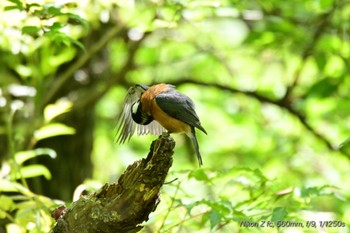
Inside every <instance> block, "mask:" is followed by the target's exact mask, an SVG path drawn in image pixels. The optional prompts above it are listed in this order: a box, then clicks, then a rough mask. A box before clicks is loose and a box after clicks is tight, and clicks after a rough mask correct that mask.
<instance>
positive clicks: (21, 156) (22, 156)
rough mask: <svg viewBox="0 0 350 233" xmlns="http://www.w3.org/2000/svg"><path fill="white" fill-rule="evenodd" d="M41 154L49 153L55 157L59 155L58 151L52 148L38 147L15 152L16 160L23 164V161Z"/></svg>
mask: <svg viewBox="0 0 350 233" xmlns="http://www.w3.org/2000/svg"><path fill="white" fill-rule="evenodd" d="M40 155H48V156H50V157H51V158H53V159H54V158H56V156H57V154H56V151H54V150H53V149H51V148H37V149H34V150H28V151H20V152H17V153H16V154H15V160H16V162H17V164H19V165H21V164H23V162H25V161H27V160H29V159H31V158H34V157H37V156H40Z"/></svg>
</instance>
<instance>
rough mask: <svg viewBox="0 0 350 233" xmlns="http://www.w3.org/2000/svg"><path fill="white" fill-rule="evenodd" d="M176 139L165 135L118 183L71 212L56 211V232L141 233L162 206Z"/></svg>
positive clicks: (74, 205)
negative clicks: (150, 217) (145, 223)
mask: <svg viewBox="0 0 350 233" xmlns="http://www.w3.org/2000/svg"><path fill="white" fill-rule="evenodd" d="M174 147H175V142H174V140H173V139H172V138H171V137H170V136H169V135H168V134H163V135H161V136H160V137H159V138H158V139H157V140H155V141H153V142H152V144H151V148H150V152H149V154H148V156H147V158H146V159H142V160H139V161H136V162H135V163H134V164H132V165H130V166H129V167H128V168H127V169H126V171H125V172H124V173H123V175H121V177H120V178H119V179H118V182H117V183H112V184H105V185H104V186H103V187H102V188H101V189H100V190H98V191H96V192H95V193H92V194H90V195H88V196H82V197H81V198H80V199H79V200H78V201H76V202H74V203H72V205H71V206H70V207H69V208H68V209H62V208H58V209H56V210H55V211H54V212H53V215H54V216H55V218H56V220H57V223H56V224H55V226H54V228H53V229H52V231H51V232H53V233H68V232H69V233H75V232H77V233H85V232H86V233H90V232H101V233H102V232H103V233H109V232H111V233H112V232H113V233H116V232H123V233H126V232H138V231H139V230H141V229H142V227H143V226H141V225H140V224H141V223H142V222H144V221H147V220H148V216H149V214H150V213H151V212H153V211H154V210H155V209H156V207H157V205H158V203H159V190H160V188H161V187H162V185H163V184H164V181H165V178H166V176H167V174H168V171H169V169H170V167H171V166H172V162H173V159H172V155H173V153H174V152H173V148H174Z"/></svg>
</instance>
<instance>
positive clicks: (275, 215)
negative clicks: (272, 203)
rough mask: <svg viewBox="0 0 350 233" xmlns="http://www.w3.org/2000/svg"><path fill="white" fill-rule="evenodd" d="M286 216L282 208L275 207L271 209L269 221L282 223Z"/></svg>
mask: <svg viewBox="0 0 350 233" xmlns="http://www.w3.org/2000/svg"><path fill="white" fill-rule="evenodd" d="M287 215H288V212H287V210H286V209H285V208H283V207H276V208H274V209H273V212H272V216H271V221H273V222H278V221H283V220H284V219H285V218H286V217H287Z"/></svg>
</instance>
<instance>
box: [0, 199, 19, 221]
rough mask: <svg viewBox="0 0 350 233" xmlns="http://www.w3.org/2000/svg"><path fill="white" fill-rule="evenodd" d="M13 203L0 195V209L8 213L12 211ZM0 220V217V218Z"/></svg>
mask: <svg viewBox="0 0 350 233" xmlns="http://www.w3.org/2000/svg"><path fill="white" fill-rule="evenodd" d="M14 207H15V203H14V202H13V201H12V199H11V198H10V197H8V196H5V195H0V209H1V210H5V211H10V210H12V209H14ZM0 218H1V217H0Z"/></svg>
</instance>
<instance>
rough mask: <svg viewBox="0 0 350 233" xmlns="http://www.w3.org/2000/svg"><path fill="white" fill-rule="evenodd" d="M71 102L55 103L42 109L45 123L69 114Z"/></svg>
mask: <svg viewBox="0 0 350 233" xmlns="http://www.w3.org/2000/svg"><path fill="white" fill-rule="evenodd" d="M72 106H73V104H72V102H70V101H57V102H56V103H54V104H49V105H47V106H46V107H45V109H44V118H45V122H50V121H51V120H52V119H54V118H55V117H57V116H59V115H61V114H63V113H66V112H69V111H70V110H71V109H72Z"/></svg>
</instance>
